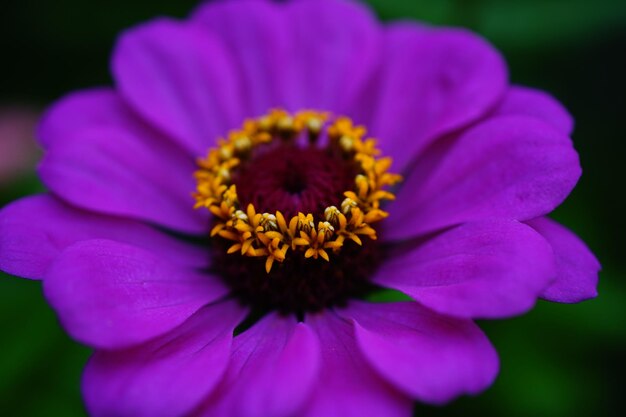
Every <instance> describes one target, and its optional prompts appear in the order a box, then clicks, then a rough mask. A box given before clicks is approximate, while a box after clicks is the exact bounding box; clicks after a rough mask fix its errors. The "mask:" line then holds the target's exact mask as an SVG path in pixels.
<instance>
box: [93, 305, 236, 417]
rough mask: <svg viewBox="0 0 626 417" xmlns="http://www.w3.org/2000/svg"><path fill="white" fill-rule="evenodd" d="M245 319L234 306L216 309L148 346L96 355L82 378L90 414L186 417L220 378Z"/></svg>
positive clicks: (204, 311)
mask: <svg viewBox="0 0 626 417" xmlns="http://www.w3.org/2000/svg"><path fill="white" fill-rule="evenodd" d="M244 314H245V311H244V310H243V309H242V308H241V307H239V306H238V304H237V303H236V302H232V301H229V302H225V303H218V304H212V305H209V306H206V307H204V308H202V309H201V310H199V311H198V312H196V313H195V314H194V315H193V316H191V317H190V318H189V319H188V320H187V321H186V322H185V323H183V324H182V325H180V326H179V327H177V328H176V329H174V330H173V331H171V332H170V333H167V334H166V335H164V336H162V337H159V338H158V339H155V340H153V341H150V342H148V343H146V344H145V345H141V346H138V347H135V348H132V349H128V350H124V351H103V350H100V351H96V353H95V354H94V355H93V356H92V358H91V360H90V361H89V363H88V364H87V368H86V369H85V373H84V375H83V389H82V390H83V395H84V397H85V403H86V405H87V410H88V411H89V415H91V416H95V417H98V416H101V417H110V416H132V417H171V416H182V415H186V413H188V412H189V411H191V410H192V409H193V408H195V407H196V406H197V405H198V404H199V403H200V402H201V401H202V400H203V399H204V398H205V397H206V396H207V395H209V393H210V392H211V391H212V390H213V389H214V388H215V386H216V385H217V384H218V383H219V381H220V379H221V378H222V376H223V374H224V371H225V370H226V367H227V365H228V360H229V356H230V347H231V341H232V333H233V330H234V328H235V326H237V324H239V322H240V321H241V319H242V318H243V315H244Z"/></svg>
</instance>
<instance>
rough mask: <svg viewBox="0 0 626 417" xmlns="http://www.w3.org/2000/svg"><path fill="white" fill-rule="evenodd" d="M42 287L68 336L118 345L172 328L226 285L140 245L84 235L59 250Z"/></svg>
mask: <svg viewBox="0 0 626 417" xmlns="http://www.w3.org/2000/svg"><path fill="white" fill-rule="evenodd" d="M44 292H45V295H46V298H47V299H48V302H49V303H50V304H51V305H52V307H53V308H54V309H55V310H56V312H57V314H58V315H59V318H60V320H61V323H62V324H63V326H64V327H65V329H66V330H67V332H68V333H69V334H70V335H72V337H74V338H75V339H77V340H79V341H80V342H83V343H85V344H88V345H91V346H94V347H98V348H103V349H118V348H122V347H127V346H130V345H133V344H137V343H141V342H143V341H146V340H148V339H150V338H152V337H155V336H158V335H160V334H162V333H165V332H167V331H168V330H171V329H172V328H174V327H176V326H177V325H179V324H180V323H182V322H183V321H185V320H186V319H187V318H188V317H189V316H191V315H192V314H193V313H194V312H196V311H197V310H198V309H199V308H200V307H202V306H203V305H205V304H207V303H209V302H211V301H213V300H216V299H217V298H219V297H221V296H223V295H224V294H225V293H226V288H224V286H223V285H222V284H221V283H220V281H219V279H217V278H214V277H211V276H210V275H206V274H200V273H198V272H196V271H194V270H191V269H189V268H183V267H181V266H179V265H174V264H172V263H170V262H169V261H168V260H167V258H166V257H163V256H157V255H155V254H152V253H150V252H147V251H146V250H144V249H140V248H137V247H134V246H131V245H128V244H123V243H119V242H114V241H108V240H88V241H84V242H79V243H75V244H74V245H72V246H70V247H69V248H67V249H66V250H65V251H63V253H62V254H61V256H60V257H59V258H58V259H57V261H56V262H55V263H54V264H53V265H52V266H51V267H50V269H49V271H48V273H47V274H46V276H45V278H44Z"/></svg>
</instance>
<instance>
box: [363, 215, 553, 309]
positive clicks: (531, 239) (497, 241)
mask: <svg viewBox="0 0 626 417" xmlns="http://www.w3.org/2000/svg"><path fill="white" fill-rule="evenodd" d="M406 246H407V248H406V250H405V251H403V252H401V253H397V254H396V255H395V256H392V257H390V259H389V260H388V261H387V262H385V263H384V264H383V265H382V266H381V268H380V269H379V270H378V271H377V273H376V276H375V278H374V281H375V282H377V283H378V284H380V285H383V286H387V287H391V288H394V289H397V290H399V291H402V292H404V293H406V294H408V295H410V296H411V297H413V298H414V299H415V300H417V301H419V302H420V303H421V304H423V305H425V306H427V307H429V308H431V309H433V310H435V311H437V312H440V313H442V314H447V315H451V316H457V317H468V318H498V317H506V316H512V315H515V314H520V313H523V312H525V311H527V310H529V309H530V308H531V307H532V306H533V305H534V304H535V301H536V299H537V297H539V295H540V294H541V292H542V291H543V290H544V289H545V288H546V287H547V286H548V285H549V284H550V283H551V281H552V280H553V279H554V276H555V265H554V254H553V253H552V249H551V247H550V245H549V244H548V242H546V241H545V239H543V238H542V237H541V236H540V235H539V234H538V233H537V232H535V231H534V230H533V229H531V228H530V227H528V226H526V225H524V224H522V223H518V222H516V221H513V220H495V219H494V220H484V221H480V222H473V223H466V224H463V225H461V226H457V227H455V228H453V229H450V230H447V231H445V232H442V233H441V234H439V235H437V236H435V237H433V238H431V239H429V240H427V241H426V242H424V243H423V244H419V245H417V246H409V244H407V245H406Z"/></svg>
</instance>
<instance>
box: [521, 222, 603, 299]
mask: <svg viewBox="0 0 626 417" xmlns="http://www.w3.org/2000/svg"><path fill="white" fill-rule="evenodd" d="M526 223H527V224H528V225H529V226H531V227H532V228H533V229H535V230H536V231H538V232H539V233H541V235H542V236H543V237H544V238H545V239H546V240H547V241H548V242H549V243H550V245H552V250H553V251H554V255H555V258H556V281H554V282H553V283H552V285H550V286H549V287H548V288H547V289H546V290H545V291H544V292H543V294H541V297H542V298H545V299H546V300H550V301H555V302H558V303H578V302H580V301H583V300H587V299H589V298H594V297H595V296H597V295H598V290H597V288H596V287H597V285H598V272H599V271H600V263H599V262H598V260H597V259H596V257H595V256H594V255H593V253H591V251H590V250H589V248H588V247H587V245H585V243H584V242H583V241H582V240H580V238H579V237H578V236H576V235H575V234H574V233H572V232H571V231H570V230H568V229H567V228H565V227H564V226H561V225H560V224H558V223H557V222H555V221H553V220H550V219H548V218H547V217H540V218H537V219H533V220H530V221H528V222H526Z"/></svg>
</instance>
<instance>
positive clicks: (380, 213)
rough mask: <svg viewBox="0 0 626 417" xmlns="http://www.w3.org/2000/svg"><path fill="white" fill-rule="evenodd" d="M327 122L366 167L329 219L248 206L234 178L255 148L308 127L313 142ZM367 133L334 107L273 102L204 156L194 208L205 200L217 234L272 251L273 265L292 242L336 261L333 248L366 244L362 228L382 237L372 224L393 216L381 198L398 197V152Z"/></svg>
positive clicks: (252, 251)
mask: <svg viewBox="0 0 626 417" xmlns="http://www.w3.org/2000/svg"><path fill="white" fill-rule="evenodd" d="M324 129H325V130H326V133H327V134H328V137H329V139H330V144H329V146H330V147H331V148H333V149H336V150H337V151H338V152H341V154H342V155H343V157H346V158H348V159H350V158H351V159H352V160H353V161H354V166H355V167H358V168H359V172H358V173H357V175H356V176H355V179H354V189H351V190H346V191H345V192H344V193H343V195H344V197H345V199H344V200H343V201H341V202H337V206H329V207H327V208H326V209H325V210H324V218H322V219H316V218H315V216H314V215H313V214H311V213H298V214H297V215H296V216H293V217H291V218H290V219H286V218H285V217H284V215H283V214H282V213H281V212H280V211H277V212H276V213H275V214H271V213H257V212H256V209H255V207H254V206H253V205H252V204H248V206H247V207H246V208H245V211H244V209H243V208H242V207H241V206H240V203H239V198H238V196H237V189H236V187H235V185H234V184H232V177H233V175H232V174H233V173H234V171H235V170H236V169H237V167H238V166H239V165H240V164H241V163H242V162H245V161H247V160H249V158H250V157H251V154H252V152H253V150H254V149H255V148H256V147H259V146H262V145H264V144H268V143H270V142H272V140H274V138H275V137H277V135H279V137H280V138H281V139H283V140H292V139H293V138H295V137H297V136H298V135H300V134H301V133H305V134H308V135H309V139H310V140H311V141H312V142H313V141H315V140H316V139H317V137H318V136H319V135H320V134H321V133H322V131H323V130H324ZM366 133H367V131H366V129H365V128H364V127H363V126H355V125H354V124H353V122H352V120H350V119H349V118H347V117H338V118H334V119H332V118H331V115H330V114H329V113H326V112H316V111H308V110H307V111H301V112H298V113H295V114H290V113H288V112H286V111H284V110H282V109H274V110H271V111H270V112H269V114H267V115H265V116H262V117H260V118H257V119H249V120H246V121H245V122H244V125H243V127H242V129H241V130H235V131H232V132H230V133H229V135H228V139H226V140H225V139H220V140H219V141H218V145H219V147H218V148H217V149H211V150H210V151H209V152H208V153H207V156H206V158H201V159H199V160H198V167H199V169H198V171H196V172H195V173H194V176H195V178H196V180H197V186H196V191H195V192H194V193H193V197H194V198H195V201H196V202H195V205H194V208H200V207H205V208H207V209H208V210H209V211H210V212H211V213H212V214H213V215H214V216H215V218H216V220H215V225H214V227H213V228H212V230H211V236H220V237H222V238H223V239H226V240H229V241H231V242H233V243H232V245H231V246H230V247H229V248H228V249H227V252H228V253H237V252H239V253H241V254H242V255H243V256H251V257H262V256H265V257H266V258H267V259H266V261H265V270H266V271H267V272H268V273H269V272H270V271H271V269H272V266H273V265H274V263H275V262H279V263H280V262H283V261H284V260H285V259H286V256H287V252H288V251H289V250H291V251H293V252H298V253H300V254H303V256H304V257H305V258H314V259H318V258H320V257H321V258H322V259H324V260H326V261H327V262H330V256H329V253H328V252H327V250H331V251H332V252H333V253H334V254H338V253H339V252H340V250H341V248H342V246H343V245H344V242H345V240H346V239H348V240H352V241H353V242H355V243H356V244H358V245H362V244H363V242H362V240H361V238H360V237H359V236H366V237H368V238H370V239H372V240H375V239H376V238H377V236H376V231H375V229H374V228H373V227H372V226H371V225H372V224H373V223H377V222H379V221H381V220H383V219H385V218H386V217H387V216H388V213H387V212H386V211H384V210H382V209H381V208H380V206H381V202H382V201H383V200H393V199H394V198H395V196H394V194H393V193H391V192H390V191H388V190H387V189H386V188H387V187H390V186H393V185H395V184H396V183H398V182H399V181H401V179H402V177H401V176H400V175H397V174H393V173H390V172H388V169H389V168H390V167H391V162H392V161H391V158H388V157H385V158H378V157H377V155H379V154H380V151H379V150H378V149H377V148H376V140H375V139H373V138H367V139H366V140H363V138H364V137H365V135H366ZM337 207H339V208H337ZM316 222H317V226H316Z"/></svg>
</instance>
